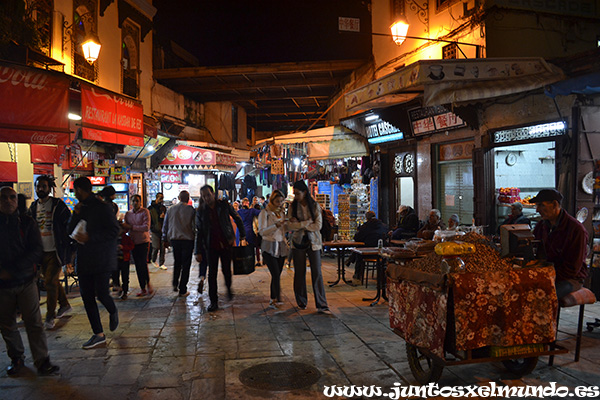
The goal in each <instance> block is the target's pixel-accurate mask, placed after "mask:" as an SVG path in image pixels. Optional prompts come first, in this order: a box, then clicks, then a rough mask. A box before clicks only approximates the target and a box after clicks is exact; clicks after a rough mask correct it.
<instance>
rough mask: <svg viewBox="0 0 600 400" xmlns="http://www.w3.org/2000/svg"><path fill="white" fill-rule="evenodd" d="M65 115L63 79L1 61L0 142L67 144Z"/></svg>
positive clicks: (66, 83)
mask: <svg viewBox="0 0 600 400" xmlns="http://www.w3.org/2000/svg"><path fill="white" fill-rule="evenodd" d="M68 113H69V81H68V80H67V79H66V78H65V77H64V76H61V75H58V74H54V73H52V72H50V71H45V70H40V69H37V68H30V67H22V66H15V65H12V64H6V63H1V62H0V140H2V141H8V142H17V143H40V144H68V143H69V141H70V140H69V120H68V118H67V115H68Z"/></svg>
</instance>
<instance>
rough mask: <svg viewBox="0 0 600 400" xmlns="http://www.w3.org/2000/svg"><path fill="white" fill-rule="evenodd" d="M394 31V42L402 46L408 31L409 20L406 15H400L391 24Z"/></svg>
mask: <svg viewBox="0 0 600 400" xmlns="http://www.w3.org/2000/svg"><path fill="white" fill-rule="evenodd" d="M390 29H391V31H392V39H393V40H394V43H396V44H397V45H398V46H400V45H401V44H402V43H404V41H405V40H406V34H407V33H408V22H407V21H406V17H405V16H401V17H399V18H398V19H397V20H396V22H394V23H393V24H392V26H390Z"/></svg>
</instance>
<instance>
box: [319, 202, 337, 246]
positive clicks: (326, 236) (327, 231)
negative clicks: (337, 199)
mask: <svg viewBox="0 0 600 400" xmlns="http://www.w3.org/2000/svg"><path fill="white" fill-rule="evenodd" d="M321 217H322V220H323V224H322V225H321V237H322V238H323V241H324V242H326V241H329V240H331V239H332V237H333V225H334V224H335V217H334V216H333V213H332V212H331V211H329V210H325V209H321Z"/></svg>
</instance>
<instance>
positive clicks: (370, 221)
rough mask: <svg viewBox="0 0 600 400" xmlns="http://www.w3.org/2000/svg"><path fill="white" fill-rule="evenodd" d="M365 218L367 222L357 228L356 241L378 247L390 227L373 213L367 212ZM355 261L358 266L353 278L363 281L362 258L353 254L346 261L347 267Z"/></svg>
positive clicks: (367, 245) (355, 268) (366, 245)
mask: <svg viewBox="0 0 600 400" xmlns="http://www.w3.org/2000/svg"><path fill="white" fill-rule="evenodd" d="M365 217H366V218H367V221H366V222H365V223H364V224H362V225H361V226H359V227H358V228H357V230H356V234H354V241H355V242H362V243H364V244H365V247H377V244H378V242H379V239H384V238H385V236H386V234H387V231H388V227H387V225H386V224H384V223H383V222H381V221H380V220H379V219H377V217H376V216H375V213H374V212H373V211H367V212H366V213H365ZM355 261H356V266H355V267H354V276H353V278H354V279H361V277H362V273H363V268H364V265H363V262H362V258H361V257H360V256H357V255H356V253H352V255H351V256H350V257H349V258H348V260H347V261H346V265H350V264H351V263H353V262H355Z"/></svg>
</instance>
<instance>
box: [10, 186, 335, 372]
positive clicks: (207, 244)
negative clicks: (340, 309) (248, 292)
mask: <svg viewBox="0 0 600 400" xmlns="http://www.w3.org/2000/svg"><path fill="white" fill-rule="evenodd" d="M54 188H55V183H54V178H53V177H51V176H40V177H38V179H37V180H36V194H37V197H38V199H37V200H36V201H34V202H33V203H32V205H31V207H30V209H29V212H24V210H23V211H21V212H19V211H18V201H17V194H16V192H15V191H14V190H13V189H12V188H11V187H2V188H0V224H2V226H3V229H0V248H1V252H2V255H3V257H2V259H0V331H1V333H2V336H3V338H4V341H5V342H6V346H7V352H8V355H9V357H10V358H11V364H10V366H9V367H8V369H7V371H8V373H9V374H10V375H14V374H16V373H18V372H19V370H20V369H21V368H22V367H23V366H24V347H23V343H22V341H21V336H20V334H19V331H18V329H17V322H16V317H17V312H20V313H21V315H22V318H23V321H24V323H25V327H26V331H27V335H28V339H29V343H30V348H31V351H32V355H33V359H34V364H35V366H36V367H37V370H38V373H39V374H42V375H47V374H52V373H54V372H56V371H58V370H59V367H58V366H56V365H53V364H52V363H51V362H50V358H49V356H48V348H47V343H46V336H45V334H44V329H54V328H55V320H56V319H57V318H61V317H63V316H65V315H66V314H67V313H69V312H70V311H71V310H72V308H71V305H70V304H69V301H68V299H67V296H66V294H65V291H64V289H63V287H62V285H61V284H60V281H59V275H60V271H61V268H62V266H63V265H68V264H69V263H70V260H71V259H72V258H73V257H72V256H73V254H72V253H74V254H75V257H74V260H75V262H74V264H75V265H74V268H75V271H76V273H77V276H78V280H79V288H80V294H81V297H82V300H83V304H84V308H85V311H86V314H87V317H88V320H89V322H90V326H91V328H92V332H93V335H92V337H91V338H90V339H89V340H88V341H86V342H85V343H83V345H82V347H83V348H84V349H91V348H94V347H96V346H98V345H100V344H103V343H105V342H106V336H105V332H104V327H103V326H102V323H101V319H100V312H99V308H98V304H97V302H96V300H98V301H99V302H100V303H101V304H102V305H103V306H104V308H105V309H106V310H107V311H108V313H109V329H110V331H114V330H115V329H117V327H118V325H119V314H118V309H117V306H116V304H115V302H114V299H113V298H112V296H111V295H110V292H109V288H110V286H109V282H110V280H111V278H112V280H113V284H116V285H118V286H120V289H121V291H120V293H119V296H120V298H121V299H123V300H125V299H127V295H128V290H129V264H130V257H131V258H133V261H134V264H135V268H136V273H137V277H138V281H139V285H140V292H139V293H138V294H137V295H138V296H145V295H149V294H152V293H153V291H154V288H153V287H152V285H151V283H150V276H149V271H148V257H149V256H150V259H151V261H152V262H156V260H158V264H156V265H158V266H161V265H164V249H165V247H168V246H170V247H172V249H173V257H174V266H173V280H172V284H173V291H176V292H178V294H179V296H181V297H185V296H187V295H189V291H188V287H187V285H188V283H189V275H190V268H191V262H192V257H193V256H195V259H196V261H198V262H199V263H200V283H199V287H198V290H199V292H200V293H202V291H203V287H204V281H205V278H206V276H207V270H208V278H207V279H208V294H209V300H210V304H209V306H208V308H207V310H208V311H210V312H213V311H216V310H218V309H219V302H218V288H217V271H218V265H219V263H220V264H221V270H222V273H223V276H224V277H225V284H226V288H227V296H228V299H229V300H231V299H232V298H233V291H232V287H231V286H232V271H231V261H232V246H234V245H235V244H236V230H234V228H233V225H234V224H235V226H236V228H237V232H238V233H239V244H240V245H242V246H243V245H247V244H248V243H247V241H246V238H247V233H248V232H250V231H253V228H252V227H250V228H248V229H247V228H246V227H245V226H244V225H245V224H244V222H243V221H242V218H241V217H240V215H239V214H238V212H237V211H236V210H235V209H234V207H233V206H232V204H231V203H230V202H228V201H227V200H224V199H218V198H217V196H216V194H215V193H214V190H213V188H212V187H211V186H208V185H206V186H204V187H202V188H201V190H200V194H201V198H200V205H199V207H198V209H194V207H193V206H191V205H189V204H188V203H189V200H190V196H189V193H188V192H187V191H182V192H181V193H180V194H179V202H178V203H177V204H176V205H174V206H172V207H170V208H169V209H166V208H164V206H162V194H159V195H158V196H157V198H156V200H155V202H154V203H153V205H152V206H151V207H149V209H147V208H144V207H142V199H141V197H140V196H138V195H134V196H132V198H131V202H132V209H131V210H130V211H128V212H127V213H126V214H125V217H124V218H123V220H121V221H118V220H117V214H118V209H117V210H115V208H114V203H112V198H111V193H109V192H108V190H107V191H106V192H103V193H101V194H102V196H96V195H95V194H94V193H93V192H92V184H91V182H90V180H89V179H88V178H86V177H80V178H78V179H76V180H75V181H74V182H73V188H74V191H75V196H76V198H77V199H78V201H79V202H78V203H77V204H76V205H75V207H74V210H73V213H72V214H71V212H70V211H69V209H68V208H67V207H66V205H65V204H64V202H63V201H62V200H61V199H58V198H54V197H52V196H50V193H51V192H52V189H54ZM113 194H114V193H113ZM294 195H295V198H294V201H293V202H292V204H291V206H290V208H289V210H288V214H287V215H286V214H285V211H284V208H283V205H284V201H285V196H284V195H283V193H282V192H280V191H277V190H276V191H274V192H273V193H272V194H271V196H270V199H269V202H268V204H267V205H266V206H265V207H264V208H263V209H261V210H260V211H258V210H257V211H256V212H252V216H253V217H254V216H256V217H257V221H258V227H257V231H258V234H259V236H260V237H261V238H262V240H261V242H260V245H259V246H257V247H259V249H260V250H259V251H260V252H261V253H262V257H263V260H264V263H265V264H266V265H267V267H268V269H269V271H270V273H271V276H272V281H271V287H270V299H271V301H270V307H272V308H276V307H278V306H279V305H281V304H282V294H281V285H280V276H281V273H282V270H283V265H284V262H285V260H286V258H287V257H288V255H289V253H290V251H291V254H292V256H293V259H294V265H295V275H294V293H295V298H296V303H297V306H298V308H299V309H306V307H307V303H308V298H307V297H308V296H307V288H306V259H307V258H308V259H309V261H310V267H311V277H312V286H313V292H314V296H315V303H316V307H317V310H318V312H319V313H325V314H329V313H330V311H329V308H328V305H327V300H326V297H325V288H324V284H323V277H322V273H321V259H320V254H321V248H322V239H321V234H320V229H321V224H322V216H321V209H320V206H319V205H318V204H317V203H316V202H315V200H314V199H313V198H312V197H311V196H310V192H309V190H308V187H307V186H306V184H305V183H304V182H303V181H298V182H296V183H295V184H294ZM113 197H114V196H113ZM254 214H256V215H254ZM36 222H37V223H36ZM288 231H292V236H291V237H292V240H291V243H292V244H291V249H290V247H289V246H288V242H287V241H286V233H287V232H288ZM255 240H256V239H255ZM255 243H257V241H255ZM151 244H152V251H151V252H150V253H149V246H150V245H151ZM39 267H41V270H42V272H43V276H44V283H45V287H46V290H47V311H46V317H45V320H44V321H42V316H41V312H40V306H39V291H38V287H37V284H36V280H37V275H38V268H39ZM119 281H120V283H119ZM57 307H58V310H57Z"/></svg>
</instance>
